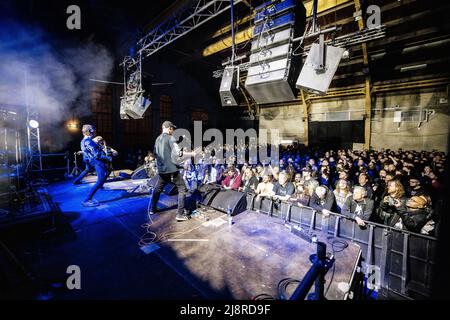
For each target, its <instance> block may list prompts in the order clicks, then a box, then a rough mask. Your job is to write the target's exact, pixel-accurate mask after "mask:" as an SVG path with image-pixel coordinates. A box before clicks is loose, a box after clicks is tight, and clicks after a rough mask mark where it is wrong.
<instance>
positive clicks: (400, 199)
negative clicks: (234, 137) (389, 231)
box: [182, 146, 446, 235]
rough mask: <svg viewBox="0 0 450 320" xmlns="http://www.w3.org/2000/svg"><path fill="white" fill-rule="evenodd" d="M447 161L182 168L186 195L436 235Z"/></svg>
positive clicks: (292, 159)
mask: <svg viewBox="0 0 450 320" xmlns="http://www.w3.org/2000/svg"><path fill="white" fill-rule="evenodd" d="M445 161H446V158H445V154H444V153H442V152H437V151H434V152H426V151H422V152H418V151H407V150H398V151H393V150H381V151H355V150H328V151H320V150H308V149H305V148H303V149H300V148H299V147H295V146H288V147H285V148H281V149H280V158H279V162H278V163H277V165H274V164H261V163H259V164H257V165H250V164H248V163H244V164H242V165H236V164H233V163H230V162H233V161H230V162H227V163H229V164H220V163H219V161H217V160H214V161H213V163H212V164H205V163H203V162H202V161H200V162H199V163H197V164H192V163H191V162H190V161H187V162H185V164H184V167H183V170H182V174H183V179H184V181H185V184H186V188H187V189H188V190H191V191H192V190H195V189H197V188H198V187H199V186H200V185H201V184H207V183H215V184H220V185H221V186H222V187H223V188H225V189H232V190H239V191H243V192H252V193H255V194H257V197H258V198H261V197H271V198H272V199H274V200H281V201H290V202H294V203H297V204H298V205H301V206H308V207H311V208H313V209H315V210H317V211H319V212H321V213H322V214H324V215H329V214H330V213H331V212H336V213H340V214H343V215H346V216H348V217H351V218H353V219H354V220H355V221H356V223H357V224H358V225H360V226H362V227H363V226H364V225H365V221H373V222H378V223H383V224H385V225H388V226H391V227H395V228H401V229H405V230H408V231H412V232H416V233H422V234H428V235H435V232H436V226H437V224H438V222H439V216H438V214H437V212H438V211H439V210H438V209H439V208H438V207H439V203H440V200H442V188H443V184H442V183H443V181H445V179H444V177H445V174H446V172H445Z"/></svg>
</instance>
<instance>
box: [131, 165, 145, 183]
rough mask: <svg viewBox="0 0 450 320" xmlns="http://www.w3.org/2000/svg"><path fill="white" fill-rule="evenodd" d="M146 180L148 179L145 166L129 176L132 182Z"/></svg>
mask: <svg viewBox="0 0 450 320" xmlns="http://www.w3.org/2000/svg"><path fill="white" fill-rule="evenodd" d="M148 178H149V176H148V174H147V170H146V167H145V165H144V166H140V167H139V168H137V169H136V170H134V171H133V173H132V174H131V179H133V180H137V179H148Z"/></svg>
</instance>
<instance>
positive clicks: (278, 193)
mask: <svg viewBox="0 0 450 320" xmlns="http://www.w3.org/2000/svg"><path fill="white" fill-rule="evenodd" d="M273 192H274V196H273V198H274V199H278V200H284V201H286V200H288V199H289V198H290V197H291V196H292V195H293V194H294V192H295V188H294V184H293V183H292V182H291V181H290V177H289V174H287V173H286V172H281V173H280V174H279V176H278V182H276V183H275V185H274V187H273Z"/></svg>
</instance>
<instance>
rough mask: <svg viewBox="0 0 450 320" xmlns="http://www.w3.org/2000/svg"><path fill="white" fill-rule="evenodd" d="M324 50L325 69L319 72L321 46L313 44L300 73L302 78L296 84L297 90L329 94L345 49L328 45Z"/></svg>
mask: <svg viewBox="0 0 450 320" xmlns="http://www.w3.org/2000/svg"><path fill="white" fill-rule="evenodd" d="M324 50H325V52H324V55H323V57H325V67H324V69H323V70H317V69H318V66H319V65H320V61H319V60H320V57H321V56H322V55H321V52H320V45H319V44H318V43H313V45H312V47H311V50H310V51H309V54H308V57H307V58H306V61H305V64H304V65H303V68H302V70H301V71H300V76H299V77H298V80H297V83H296V87H297V88H299V89H307V90H313V91H316V92H318V93H319V94H322V95H324V94H326V93H327V91H328V88H329V87H330V83H331V80H333V77H334V74H335V73H336V70H337V68H338V66H339V62H340V61H341V58H342V54H343V53H344V51H345V49H343V48H338V47H333V46H328V45H326V46H324Z"/></svg>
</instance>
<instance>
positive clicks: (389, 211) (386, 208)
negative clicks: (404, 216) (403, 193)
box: [377, 197, 407, 227]
mask: <svg viewBox="0 0 450 320" xmlns="http://www.w3.org/2000/svg"><path fill="white" fill-rule="evenodd" d="M399 200H400V206H399V207H396V206H395V205H391V204H389V203H387V202H384V201H383V199H382V200H381V203H380V206H379V207H378V209H377V215H378V216H379V217H380V218H381V220H383V223H384V224H385V225H387V226H391V227H393V226H394V225H395V224H396V223H397V222H398V220H400V212H404V211H405V210H406V200H407V199H406V197H401V198H400V199H399Z"/></svg>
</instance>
